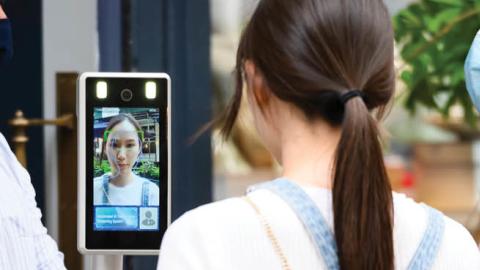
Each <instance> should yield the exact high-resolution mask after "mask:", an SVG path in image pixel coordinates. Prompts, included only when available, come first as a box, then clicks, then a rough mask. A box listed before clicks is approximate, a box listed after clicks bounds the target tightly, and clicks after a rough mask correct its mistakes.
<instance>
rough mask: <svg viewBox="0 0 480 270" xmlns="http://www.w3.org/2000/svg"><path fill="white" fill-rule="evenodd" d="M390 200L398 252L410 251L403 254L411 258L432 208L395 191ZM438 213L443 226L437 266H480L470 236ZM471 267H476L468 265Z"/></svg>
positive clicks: (454, 222) (452, 221) (421, 236)
mask: <svg viewBox="0 0 480 270" xmlns="http://www.w3.org/2000/svg"><path fill="white" fill-rule="evenodd" d="M393 201H394V215H395V221H394V224H395V225H394V235H395V240H396V243H397V245H398V247H397V248H398V249H399V250H398V252H408V253H410V254H408V255H407V254H405V257H411V256H413V253H414V252H415V251H416V248H417V247H418V245H419V244H420V241H421V240H422V238H423V235H424V234H425V230H426V228H427V224H428V221H429V214H428V211H429V209H431V207H430V206H427V205H425V204H422V203H417V202H415V201H414V200H413V199H411V198H409V197H407V196H405V195H404V194H400V193H394V195H393ZM440 214H441V215H442V218H443V221H444V225H445V226H444V230H443V234H442V240H441V244H440V247H439V250H438V254H437V258H438V259H437V260H436V265H440V264H442V265H444V266H448V265H450V266H452V267H455V269H480V252H479V249H478V246H477V244H476V243H475V241H474V239H473V237H472V235H471V234H470V233H469V232H468V230H467V229H466V228H465V227H464V226H463V225H462V224H460V223H459V222H457V221H455V220H453V219H452V218H450V217H448V216H446V215H444V214H443V213H441V212H440ZM463 266H465V267H466V268H463ZM472 266H476V267H477V266H478V268H469V267H472ZM434 269H436V268H435V267H434Z"/></svg>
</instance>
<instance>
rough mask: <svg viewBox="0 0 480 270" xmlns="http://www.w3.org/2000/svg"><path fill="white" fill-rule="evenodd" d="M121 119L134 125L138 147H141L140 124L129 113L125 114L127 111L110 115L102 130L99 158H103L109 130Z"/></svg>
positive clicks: (120, 121) (141, 132)
mask: <svg viewBox="0 0 480 270" xmlns="http://www.w3.org/2000/svg"><path fill="white" fill-rule="evenodd" d="M123 121H128V122H129V123H130V124H132V125H133V127H135V131H136V134H137V135H138V141H139V147H140V149H141V147H142V144H143V140H144V138H143V135H142V134H143V131H142V127H141V126H140V124H139V123H138V121H137V120H136V119H135V118H134V117H133V116H132V115H131V114H127V113H120V114H118V115H116V116H114V117H112V118H111V119H110V121H109V122H108V125H107V127H106V128H105V130H104V131H103V134H104V135H103V137H104V138H103V143H102V153H101V154H100V160H102V159H103V156H104V155H105V147H106V145H107V139H108V135H109V134H110V132H111V131H112V129H113V128H114V127H115V126H116V125H118V124H120V123H122V122H123Z"/></svg>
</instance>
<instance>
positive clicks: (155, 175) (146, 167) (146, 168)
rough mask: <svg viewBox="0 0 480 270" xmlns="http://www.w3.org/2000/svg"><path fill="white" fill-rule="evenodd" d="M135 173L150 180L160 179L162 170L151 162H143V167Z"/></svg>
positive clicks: (138, 168)
mask: <svg viewBox="0 0 480 270" xmlns="http://www.w3.org/2000/svg"><path fill="white" fill-rule="evenodd" d="M135 173H136V174H138V175H140V176H143V177H146V178H149V179H159V177H160V169H159V168H158V166H157V165H155V163H154V162H151V161H142V162H141V165H140V166H138V167H137V168H136V169H135Z"/></svg>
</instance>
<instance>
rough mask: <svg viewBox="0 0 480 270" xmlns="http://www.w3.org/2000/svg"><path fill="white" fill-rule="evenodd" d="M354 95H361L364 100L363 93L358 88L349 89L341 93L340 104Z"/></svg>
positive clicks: (345, 102)
mask: <svg viewBox="0 0 480 270" xmlns="http://www.w3.org/2000/svg"><path fill="white" fill-rule="evenodd" d="M354 97H361V98H362V99H363V100H365V94H364V93H363V92H362V91H360V90H350V91H348V92H346V93H345V94H343V95H341V96H340V100H341V101H342V104H343V105H345V104H347V102H348V101H349V100H350V99H352V98H354Z"/></svg>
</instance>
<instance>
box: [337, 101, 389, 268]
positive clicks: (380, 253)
mask: <svg viewBox="0 0 480 270" xmlns="http://www.w3.org/2000/svg"><path fill="white" fill-rule="evenodd" d="M333 212H334V220H335V238H336V240H337V247H338V256H339V260H340V265H341V266H342V269H393V268H394V265H393V260H394V255H393V241H392V229H393V213H392V193H391V188H390V182H389V181H388V177H387V174H386V171H385V166H384V163H383V155H382V149H381V146H380V142H379V138H378V132H377V126H376V121H375V120H374V119H373V118H372V117H371V116H370V114H369V112H368V110H367V107H366V106H365V104H364V102H363V101H362V99H361V98H353V99H352V100H350V101H348V102H347V103H346V104H345V112H344V119H343V124H342V135H341V138H340V142H339V144H338V148H337V152H336V160H335V176H334V182H333Z"/></svg>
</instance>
